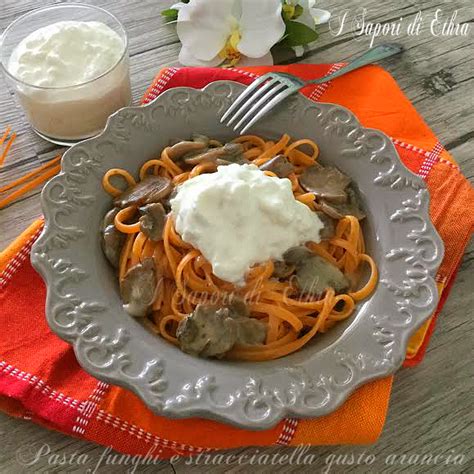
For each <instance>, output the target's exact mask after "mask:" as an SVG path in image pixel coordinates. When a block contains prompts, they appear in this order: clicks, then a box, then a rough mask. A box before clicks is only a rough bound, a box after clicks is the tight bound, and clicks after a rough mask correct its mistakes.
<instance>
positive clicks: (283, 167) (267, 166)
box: [260, 155, 295, 178]
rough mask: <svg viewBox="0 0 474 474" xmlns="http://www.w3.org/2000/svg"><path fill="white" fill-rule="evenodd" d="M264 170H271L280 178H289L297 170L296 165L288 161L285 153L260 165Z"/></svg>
mask: <svg viewBox="0 0 474 474" xmlns="http://www.w3.org/2000/svg"><path fill="white" fill-rule="evenodd" d="M260 169H261V170H262V171H271V172H272V173H275V174H276V175H277V176H278V177H279V178H287V177H288V176H289V175H290V174H291V173H293V172H294V171H295V167H294V166H293V165H292V164H291V163H290V162H289V161H288V159H287V158H286V156H285V155H277V156H275V158H272V159H271V160H269V161H267V162H266V163H264V164H263V165H261V166H260Z"/></svg>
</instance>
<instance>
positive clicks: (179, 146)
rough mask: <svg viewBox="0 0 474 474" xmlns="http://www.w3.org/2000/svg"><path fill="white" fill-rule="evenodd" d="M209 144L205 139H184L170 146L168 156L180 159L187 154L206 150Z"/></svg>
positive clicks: (176, 159)
mask: <svg viewBox="0 0 474 474" xmlns="http://www.w3.org/2000/svg"><path fill="white" fill-rule="evenodd" d="M206 147H207V144H206V143H205V142H203V141H192V142H191V141H183V142H179V143H176V144H175V145H173V146H172V147H169V148H168V157H169V158H170V160H173V161H178V160H180V159H181V158H183V157H184V156H185V155H186V154H188V153H192V152H199V151H202V150H204V149H205V148H206Z"/></svg>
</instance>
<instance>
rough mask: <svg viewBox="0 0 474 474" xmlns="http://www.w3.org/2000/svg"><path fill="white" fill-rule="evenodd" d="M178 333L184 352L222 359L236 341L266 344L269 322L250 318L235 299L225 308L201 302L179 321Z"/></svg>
mask: <svg viewBox="0 0 474 474" xmlns="http://www.w3.org/2000/svg"><path fill="white" fill-rule="evenodd" d="M243 305H244V306H245V303H243ZM245 308H246V306H245ZM176 335H177V337H178V341H179V344H180V347H181V349H182V350H183V351H184V352H186V353H188V354H192V355H195V356H200V357H217V358H220V357H223V356H224V355H225V353H226V352H228V351H229V350H230V349H232V347H233V346H234V344H236V343H238V344H247V345H249V344H260V343H262V342H263V341H264V340H265V336H266V325H265V324H264V323H262V322H260V321H258V320H256V319H253V318H249V317H248V309H247V308H246V309H245V310H242V308H241V304H239V305H236V303H235V302H232V303H231V305H229V306H224V307H218V306H214V305H198V306H196V309H195V310H194V312H193V313H191V314H190V315H188V316H187V317H186V318H184V319H183V320H182V321H181V322H180V323H179V325H178V330H177V332H176Z"/></svg>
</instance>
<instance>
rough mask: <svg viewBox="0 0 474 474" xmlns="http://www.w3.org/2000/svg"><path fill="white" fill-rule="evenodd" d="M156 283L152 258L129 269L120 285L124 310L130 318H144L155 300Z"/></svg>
mask: <svg viewBox="0 0 474 474" xmlns="http://www.w3.org/2000/svg"><path fill="white" fill-rule="evenodd" d="M160 280H161V278H160ZM158 281H159V280H158V278H157V273H156V268H155V262H154V260H153V259H152V258H146V259H145V260H144V261H143V263H139V264H137V265H135V266H134V267H132V268H130V270H128V272H127V273H126V274H125V277H124V279H123V280H122V283H121V285H120V293H121V296H122V301H123V303H124V305H123V308H124V310H125V311H126V312H127V313H128V314H130V315H131V316H135V317H144V316H146V314H147V313H148V310H149V308H150V306H151V304H152V303H153V300H154V298H155V292H156V288H157V284H158Z"/></svg>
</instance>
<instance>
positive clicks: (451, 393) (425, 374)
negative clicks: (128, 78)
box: [0, 0, 474, 473]
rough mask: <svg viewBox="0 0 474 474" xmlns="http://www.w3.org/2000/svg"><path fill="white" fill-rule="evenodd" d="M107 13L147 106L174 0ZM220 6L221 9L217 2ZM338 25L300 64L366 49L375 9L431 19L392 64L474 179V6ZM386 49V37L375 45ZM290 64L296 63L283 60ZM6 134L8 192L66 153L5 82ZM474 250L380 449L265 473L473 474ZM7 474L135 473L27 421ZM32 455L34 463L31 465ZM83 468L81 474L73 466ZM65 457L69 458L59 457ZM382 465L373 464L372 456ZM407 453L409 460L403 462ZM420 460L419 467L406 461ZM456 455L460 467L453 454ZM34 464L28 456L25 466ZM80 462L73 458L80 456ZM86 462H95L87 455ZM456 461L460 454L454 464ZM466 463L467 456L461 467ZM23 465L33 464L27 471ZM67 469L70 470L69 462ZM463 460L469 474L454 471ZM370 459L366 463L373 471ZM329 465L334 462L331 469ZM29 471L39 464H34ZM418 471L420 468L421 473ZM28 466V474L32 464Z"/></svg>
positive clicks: (10, 226)
mask: <svg viewBox="0 0 474 474" xmlns="http://www.w3.org/2000/svg"><path fill="white" fill-rule="evenodd" d="M82 1H83V2H84V3H90V4H94V5H98V6H101V7H104V8H106V9H108V10H110V11H111V12H113V13H114V14H115V15H117V17H118V18H119V19H120V20H121V21H122V22H123V24H124V25H125V28H126V30H127V31H128V34H129V37H130V54H131V74H132V83H133V95H134V99H135V101H138V99H139V97H140V96H141V94H142V92H143V91H144V90H145V88H146V86H147V85H148V84H149V83H150V81H151V80H152V78H153V76H154V74H155V73H156V72H157V71H158V70H159V69H160V68H161V67H163V66H166V65H175V64H176V59H177V55H178V52H179V44H178V42H177V37H176V35H175V33H174V31H173V28H171V27H169V26H165V25H163V24H162V20H161V18H160V10H161V9H162V8H164V7H165V6H168V5H170V4H171V3H172V2H171V0H169V1H168V0H140V1H139V0H132V1H127V0H90V1H87V0H82ZM216 1H217V0H216ZM0 3H1V8H0V31H3V29H4V28H5V27H6V26H7V25H8V24H9V23H10V22H11V21H13V20H14V19H15V18H16V17H18V16H19V15H20V14H23V13H25V12H28V11H29V10H31V9H33V8H36V7H37V6H39V5H40V4H41V5H45V4H53V3H60V2H58V1H53V0H43V1H42V2H38V1H36V0H1V2H0ZM318 5H319V6H321V7H322V8H328V9H330V10H331V11H332V12H333V14H334V15H340V14H343V12H344V11H345V10H348V17H346V18H347V22H346V23H347V25H346V28H345V31H344V32H343V34H341V35H340V36H337V37H336V36H333V35H332V34H331V33H330V32H329V31H328V30H327V28H322V29H321V35H320V39H319V40H318V42H317V43H316V46H315V47H314V48H313V49H312V51H311V52H309V53H307V54H306V55H305V56H304V57H303V58H301V62H305V63H324V62H337V61H341V60H346V59H348V58H350V57H351V56H352V55H353V54H356V53H359V52H362V51H364V50H365V49H367V48H368V45H369V42H370V38H369V37H363V38H354V34H353V33H352V32H353V29H352V28H351V26H350V24H349V20H350V19H351V18H353V17H354V15H355V13H356V11H357V8H358V7H360V6H361V5H363V6H364V7H365V8H366V9H367V17H366V19H367V20H370V21H372V22H382V23H384V22H390V21H396V20H398V19H399V18H400V17H403V24H404V25H405V27H406V25H407V24H408V23H409V22H410V21H413V19H414V18H415V16H416V13H417V12H418V11H421V14H422V15H423V18H424V20H425V21H424V23H423V26H422V28H421V31H420V33H419V35H417V36H408V35H407V34H406V33H404V32H403V30H402V32H401V34H400V36H399V37H398V38H394V37H392V38H390V37H389V38H387V39H388V40H392V41H394V40H396V41H398V42H400V43H402V44H403V45H404V46H405V48H406V52H405V53H404V55H403V56H402V57H398V58H396V59H392V60H388V61H386V62H385V63H384V66H385V67H386V68H387V69H388V70H389V71H390V72H391V73H392V75H393V76H394V77H395V78H396V79H397V81H398V82H399V84H400V86H401V87H402V89H403V90H404V92H405V94H406V95H407V96H408V97H409V98H410V99H411V100H412V102H413V104H414V105H415V107H416V108H417V109H418V111H419V113H420V114H421V115H422V116H423V117H424V119H425V120H426V122H427V123H428V125H429V126H430V127H431V128H432V129H433V130H434V132H435V133H436V134H437V136H438V137H439V139H440V141H441V143H442V144H443V145H444V146H445V148H446V149H447V150H449V151H450V152H451V153H452V155H453V156H454V158H455V159H456V160H457V161H458V163H459V164H460V166H461V169H462V170H463V172H464V174H465V175H466V176H467V177H468V178H470V179H471V180H472V179H473V178H474V157H473V151H474V148H473V145H474V131H473V128H474V127H473V124H474V120H473V119H474V114H473V109H474V100H473V97H474V91H473V70H474V54H473V53H474V48H473V32H472V30H473V29H474V28H473V25H472V23H473V18H474V8H473V3H472V1H470V0H454V1H442V0H425V1H418V2H413V1H409V0H386V1H384V2H380V1H375V0H368V1H364V2H358V1H355V0H329V1H326V2H322V1H321V2H318ZM438 8H440V9H442V12H441V13H440V15H441V16H442V17H443V18H447V17H451V15H452V13H453V12H454V11H455V10H458V13H457V18H456V21H457V22H458V23H464V24H466V23H467V24H468V25H469V30H470V31H469V32H468V35H467V36H460V35H458V36H445V37H435V36H433V35H432V34H431V33H430V22H431V20H432V19H433V17H434V14H435V11H436V9H438ZM382 41H383V39H380V38H379V39H377V40H376V44H379V43H380V42H382ZM283 60H286V61H288V62H290V61H292V60H293V61H294V59H292V58H283ZM7 124H10V125H12V127H13V129H14V130H15V131H16V132H17V133H18V139H17V141H16V143H15V146H14V148H13V149H12V151H11V153H10V154H9V156H8V159H7V161H6V163H5V165H4V166H3V168H2V169H1V170H0V186H1V185H2V184H4V183H6V182H8V181H10V180H12V179H13V178H15V177H18V176H20V175H22V174H24V173H26V172H28V171H29V170H31V169H33V168H35V167H37V166H38V165H39V164H40V163H43V162H45V161H47V160H49V159H51V158H52V157H53V156H55V155H56V154H57V153H58V149H57V148H56V147H54V146H52V145H51V144H49V143H47V142H44V141H42V140H41V139H39V138H38V137H36V136H35V134H34V133H33V132H32V131H31V129H30V128H29V126H28V124H27V123H26V120H25V118H24V116H23V113H22V111H21V110H20V109H19V107H18V105H17V104H16V102H15V99H14V97H13V96H12V94H11V93H10V92H9V91H8V89H7V87H6V85H5V82H4V79H3V78H2V77H0V132H1V131H2V130H4V129H5V128H6V126H7ZM39 192H40V190H39V189H36V190H34V191H32V192H31V193H29V194H28V195H27V196H26V197H22V198H21V199H20V200H19V201H17V202H15V203H14V204H12V205H11V206H9V207H8V208H6V209H4V210H2V211H0V248H3V247H4V246H5V245H7V244H8V243H9V242H10V241H11V240H12V239H13V238H14V237H15V236H16V235H17V234H18V233H19V232H20V231H22V230H23V229H24V228H25V227H26V226H27V225H28V224H29V223H30V222H31V221H32V220H33V219H34V218H35V217H37V216H39V215H40V204H39ZM473 262H474V247H473V245H472V243H471V245H470V246H469V248H468V249H467V253H466V255H465V257H464V260H463V263H462V265H461V268H460V271H459V274H458V277H457V280H456V283H455V285H454V288H453V290H452V292H451V296H450V298H449V300H448V302H447V303H446V305H445V307H444V309H443V311H442V313H441V316H440V318H439V322H438V326H437V329H436V332H435V334H434V336H433V338H432V341H431V344H430V347H429V349H428V352H427V354H426V358H425V360H424V362H423V363H422V364H421V365H420V366H419V367H417V368H414V369H402V370H400V371H399V373H398V374H397V376H396V378H395V383H394V387H393V394H392V399H391V403H390V409H389V413H388V419H387V423H386V426H385V428H384V431H383V434H382V436H381V438H380V440H379V441H378V442H377V443H376V444H375V445H372V446H365V447H351V446H349V447H347V446H346V447H344V446H341V447H314V448H311V449H310V450H309V453H311V454H313V455H314V459H313V463H312V465H302V464H300V465H298V464H293V465H288V464H283V465H270V464H268V465H263V466H259V467H258V469H259V470H260V471H261V472H358V473H359V472H360V473H367V472H387V473H391V472H410V473H411V472H413V473H415V472H416V473H418V472H430V473H431V472H435V473H437V472H448V473H451V472H453V473H457V472H473V471H474V465H473V461H472V447H473V443H472V441H473V439H474V436H473V435H474V428H473V426H474V416H473V409H472V407H473V405H474V403H473V401H474V400H473V393H474V364H473V362H472V340H473V336H474V331H473V329H474V312H473V306H474V305H473V303H474V298H473V288H474V277H473ZM0 437H1V448H0V472H2V473H19V472H63V471H64V472H107V473H108V472H130V471H129V470H127V469H130V466H129V467H127V466H123V465H115V466H104V465H101V466H99V468H98V470H96V471H94V469H95V468H96V465H97V463H98V461H99V459H100V456H101V454H102V453H103V448H102V447H100V446H96V445H93V444H90V443H87V442H84V441H78V440H76V439H73V438H69V437H66V436H63V435H61V434H59V433H55V432H52V431H48V430H46V429H44V428H41V427H38V426H36V425H34V424H32V423H30V422H28V421H20V420H16V419H12V418H10V417H8V416H5V415H3V414H0ZM43 445H45V446H47V447H48V448H44V449H49V450H50V455H54V454H57V455H59V458H58V457H56V458H51V456H50V455H44V456H42V457H41V458H40V459H39V460H37V462H32V461H35V459H34V453H35V452H37V450H38V449H39V448H40V447H41V446H43ZM259 452H260V453H262V452H265V453H269V454H271V455H274V454H276V453H280V454H283V453H286V454H289V453H291V449H290V448H278V447H277V448H267V449H265V450H264V449H260V450H259ZM25 453H30V454H29V458H28V456H27V455H26V454H25ZM232 453H233V454H239V453H244V454H248V455H252V454H255V453H257V449H256V448H248V449H246V450H238V451H237V450H235V451H232ZM79 454H82V455H83V456H82V457H81V458H80V459H81V460H84V464H82V463H78V462H77V461H76V462H74V461H71V459H78V456H79ZM63 455H64V458H61V457H62V456H63ZM372 455H373V456H374V457H370V458H368V457H367V456H372ZM403 455H405V458H403ZM410 455H411V456H412V458H411V459H412V461H411V462H412V464H410V461H409V459H410V458H409V456H410ZM416 455H418V456H419V459H421V458H422V456H424V455H426V456H428V455H431V456H433V458H434V456H436V455H438V458H437V460H438V461H437V463H436V464H431V465H426V464H425V465H422V464H420V461H418V463H416V457H415V456H416ZM449 455H451V458H448V456H449ZM25 456H26V457H25ZM74 456H75V457H74ZM85 456H86V457H85ZM454 456H458V457H457V458H454ZM459 456H463V457H459ZM25 459H30V460H32V461H29V462H26V461H25ZM61 459H63V461H65V462H69V464H62V465H61V462H60V460H61ZM449 459H451V460H452V459H456V460H457V461H456V462H461V461H462V465H457V464H455V463H453V462H450V460H449ZM367 460H368V462H371V461H372V464H370V465H366V464H365V462H366V461H367ZM331 461H332V464H331V465H329V464H330V463H331ZM30 463H31V464H30ZM413 463H415V464H413ZM28 464H30V465H28ZM254 469H255V467H249V466H245V465H240V466H239V465H235V464H232V465H229V466H225V465H204V464H202V463H201V464H197V465H188V464H186V463H185V462H184V461H181V462H178V463H175V464H174V465H171V464H170V463H168V462H162V463H160V464H158V465H155V466H147V467H143V466H140V467H138V469H137V470H136V471H135V472H178V473H181V472H201V471H203V470H209V471H211V472H248V471H250V470H254Z"/></svg>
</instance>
